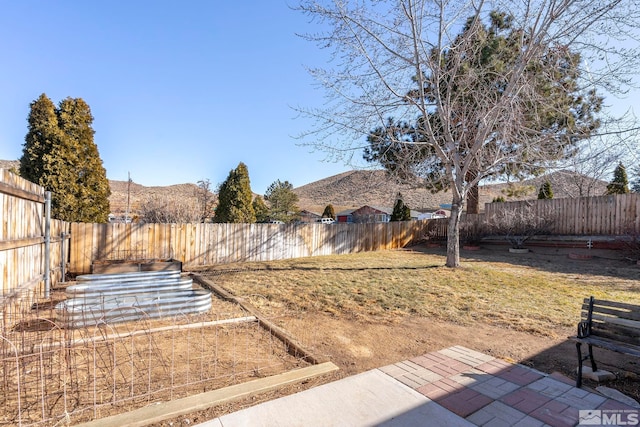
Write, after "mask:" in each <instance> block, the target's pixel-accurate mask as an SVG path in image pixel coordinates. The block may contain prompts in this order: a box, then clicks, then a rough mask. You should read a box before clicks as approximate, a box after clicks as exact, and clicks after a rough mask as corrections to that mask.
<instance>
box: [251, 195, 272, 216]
mask: <svg viewBox="0 0 640 427" xmlns="http://www.w3.org/2000/svg"><path fill="white" fill-rule="evenodd" d="M253 211H254V212H255V213H256V221H257V222H266V221H268V220H269V208H268V207H267V205H266V204H265V203H264V200H262V197H260V196H256V197H255V198H254V199H253Z"/></svg>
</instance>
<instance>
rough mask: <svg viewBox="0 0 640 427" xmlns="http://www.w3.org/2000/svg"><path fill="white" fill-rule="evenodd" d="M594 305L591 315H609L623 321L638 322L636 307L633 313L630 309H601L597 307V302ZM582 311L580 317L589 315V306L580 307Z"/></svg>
mask: <svg viewBox="0 0 640 427" xmlns="http://www.w3.org/2000/svg"><path fill="white" fill-rule="evenodd" d="M595 304H596V305H594V307H593V313H602V314H610V315H612V316H616V317H621V318H623V319H630V320H637V321H640V311H638V307H636V309H635V311H631V310H630V309H620V308H617V307H614V308H611V307H602V306H599V305H597V304H598V301H597V300H596V301H595ZM582 310H583V312H582V315H583V317H584V318H586V316H587V314H588V313H589V306H588V305H586V306H582Z"/></svg>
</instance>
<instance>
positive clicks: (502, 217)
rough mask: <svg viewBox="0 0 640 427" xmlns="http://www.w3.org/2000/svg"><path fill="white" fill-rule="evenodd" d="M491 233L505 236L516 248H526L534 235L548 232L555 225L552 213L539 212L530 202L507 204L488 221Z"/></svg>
mask: <svg viewBox="0 0 640 427" xmlns="http://www.w3.org/2000/svg"><path fill="white" fill-rule="evenodd" d="M487 225H488V229H489V232H490V234H492V235H495V236H504V238H505V239H507V240H508V241H509V243H511V246H512V247H513V248H514V249H522V248H524V244H525V242H526V241H527V240H529V239H530V238H531V237H533V236H537V235H541V234H548V233H549V232H550V231H551V229H552V225H553V216H552V215H551V214H539V213H538V212H537V211H536V210H534V209H533V205H532V203H530V202H527V203H525V204H518V205H517V206H514V207H508V206H505V208H504V209H501V210H500V211H498V212H497V213H496V214H495V215H494V216H493V217H491V218H488V221H487Z"/></svg>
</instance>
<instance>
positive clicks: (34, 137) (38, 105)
mask: <svg viewBox="0 0 640 427" xmlns="http://www.w3.org/2000/svg"><path fill="white" fill-rule="evenodd" d="M27 122H28V123H29V125H28V127H29V130H28V132H27V135H26V137H25V142H24V144H23V146H22V147H23V148H22V157H20V170H19V172H20V176H22V177H23V178H25V179H28V180H29V181H31V182H34V183H36V184H38V185H41V186H43V187H45V188H47V184H48V178H49V175H50V172H51V171H50V170H49V167H48V166H49V165H48V163H47V161H48V160H49V159H50V157H51V156H50V155H51V151H52V149H53V147H55V146H56V145H58V144H59V143H60V140H61V133H60V129H59V128H58V117H57V116H56V106H55V105H54V104H53V102H52V101H51V100H50V99H49V98H48V97H47V95H45V94H44V93H43V94H42V95H40V97H39V98H38V99H36V100H35V101H33V102H32V103H31V104H30V111H29V117H28V118H27Z"/></svg>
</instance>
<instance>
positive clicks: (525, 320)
mask: <svg viewBox="0 0 640 427" xmlns="http://www.w3.org/2000/svg"><path fill="white" fill-rule="evenodd" d="M498 258H504V259H488V260H479V259H466V260H463V263H462V268H458V269H450V268H447V267H444V257H443V255H441V254H436V253H425V252H421V251H415V250H401V251H384V252H369V253H357V254H352V255H341V256H323V257H314V258H302V259H292V260H283V261H277V262H264V263H245V264H242V265H237V264H236V265H226V266H219V267H217V268H215V269H211V270H209V271H208V273H207V275H208V276H209V277H211V278H213V279H214V280H215V282H216V283H217V284H219V285H221V286H223V287H224V288H226V289H227V290H228V291H230V292H231V293H233V294H235V295H237V296H243V297H246V298H247V299H248V300H249V301H250V302H252V303H253V304H254V305H256V306H258V307H259V308H261V309H262V310H263V311H264V312H265V314H267V315H269V314H271V315H281V314H283V313H284V312H286V311H297V312H323V313H328V314H330V315H332V316H337V317H348V318H352V319H353V320H356V321H365V322H371V321H376V322H379V321H388V322H397V321H399V320H401V319H402V318H404V317H406V316H421V317H429V318H431V319H436V320H440V321H445V322H452V323H456V324H460V325H472V324H477V323H478V322H481V323H483V324H488V325H493V326H500V327H506V328H509V329H515V330H518V331H522V332H528V333H532V334H536V335H543V336H557V331H558V330H559V329H561V330H564V329H565V328H566V327H573V326H574V325H575V324H576V323H577V320H578V319H579V313H580V301H581V300H582V299H583V298H585V297H588V296H590V295H594V296H596V297H597V298H602V299H611V300H616V301H627V302H630V303H635V304H640V292H638V291H639V290H640V283H639V282H638V279H639V278H640V269H638V267H637V266H631V265H629V266H626V265H625V264H622V263H620V265H618V266H615V267H609V268H605V269H604V270H602V268H604V267H602V266H600V267H599V268H600V269H601V270H600V271H599V272H598V269H595V271H589V270H590V269H591V270H594V268H593V265H589V264H593V263H591V262H587V263H585V262H584V261H578V262H574V263H573V264H572V263H571V262H570V260H567V259H566V258H565V257H559V256H558V257H557V261H559V264H557V265H553V264H552V263H550V262H548V261H546V262H545V261H544V260H542V261H541V260H536V262H525V263H521V262H518V263H514V262H513V261H514V257H513V256H512V257H511V258H506V257H501V256H499V257H498ZM523 259H524V260H527V259H531V257H525V258H523ZM516 261H518V260H516ZM580 262H581V264H578V263H580Z"/></svg>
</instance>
